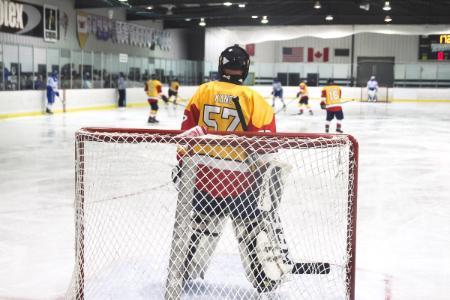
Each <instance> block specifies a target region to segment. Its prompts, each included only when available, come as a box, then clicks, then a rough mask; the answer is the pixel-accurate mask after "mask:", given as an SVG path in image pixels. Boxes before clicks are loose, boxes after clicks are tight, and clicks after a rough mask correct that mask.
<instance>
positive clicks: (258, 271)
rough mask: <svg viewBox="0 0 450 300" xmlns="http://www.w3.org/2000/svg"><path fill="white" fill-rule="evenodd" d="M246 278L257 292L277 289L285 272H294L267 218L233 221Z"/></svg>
mask: <svg viewBox="0 0 450 300" xmlns="http://www.w3.org/2000/svg"><path fill="white" fill-rule="evenodd" d="M233 227H234V231H235V234H236V237H237V239H238V242H239V251H240V256H241V260H242V262H243V266H244V269H245V273H246V276H247V279H248V280H249V281H250V282H251V283H252V285H253V286H254V287H255V288H256V289H257V290H258V292H260V293H263V292H269V291H272V290H273V289H275V288H276V287H277V286H278V285H279V284H280V283H281V280H282V279H283V275H285V274H287V273H289V272H291V270H292V267H293V266H292V264H287V263H286V261H285V259H284V254H283V251H282V248H281V245H280V243H279V242H278V238H277V237H276V233H275V231H274V230H273V228H272V224H271V223H270V222H269V221H268V220H261V219H260V220H242V219H239V218H237V219H235V220H233Z"/></svg>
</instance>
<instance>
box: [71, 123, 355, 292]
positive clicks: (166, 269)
mask: <svg viewBox="0 0 450 300" xmlns="http://www.w3.org/2000/svg"><path fill="white" fill-rule="evenodd" d="M177 134H179V132H175V131H174V132H169V131H164V132H156V131H144V130H140V131H136V130H135V131H133V130H130V131H126V130H121V131H120V132H110V131H108V130H104V131H102V130H100V129H85V130H80V131H79V132H78V133H77V137H76V177H77V178H76V180H77V184H76V203H75V210H76V216H75V222H76V244H75V247H76V262H75V263H76V265H75V271H74V276H73V280H72V284H71V287H70V289H69V291H68V293H67V297H66V298H68V299H351V298H352V297H353V296H352V295H353V280H354V278H353V270H354V264H353V260H354V238H355V236H354V235H355V226H354V224H355V209H356V173H357V172H356V158H355V157H356V153H355V145H354V144H353V143H352V140H351V139H350V138H349V137H348V136H346V135H336V136H331V135H330V136H323V137H320V136H312V135H311V136H307V137H305V136H295V135H285V136H282V135H277V136H263V135H258V136H236V135H214V136H213V135H206V136H201V137H195V138H187V137H179V136H177ZM265 297H266V298H265Z"/></svg>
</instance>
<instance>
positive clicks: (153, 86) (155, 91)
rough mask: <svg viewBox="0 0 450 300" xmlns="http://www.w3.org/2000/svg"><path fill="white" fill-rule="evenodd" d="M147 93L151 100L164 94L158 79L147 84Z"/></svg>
mask: <svg viewBox="0 0 450 300" xmlns="http://www.w3.org/2000/svg"><path fill="white" fill-rule="evenodd" d="M145 91H146V92H147V96H148V97H149V98H157V97H158V96H159V94H160V93H161V92H162V83H161V82H160V81H159V80H156V79H150V80H148V81H147V82H146V83H145Z"/></svg>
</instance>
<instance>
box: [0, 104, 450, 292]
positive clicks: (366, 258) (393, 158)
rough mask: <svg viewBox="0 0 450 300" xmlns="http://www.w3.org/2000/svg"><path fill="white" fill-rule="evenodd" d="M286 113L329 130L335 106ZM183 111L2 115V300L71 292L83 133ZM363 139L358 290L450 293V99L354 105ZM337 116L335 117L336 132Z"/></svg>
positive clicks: (304, 126)
mask: <svg viewBox="0 0 450 300" xmlns="http://www.w3.org/2000/svg"><path fill="white" fill-rule="evenodd" d="M312 104H313V108H314V113H315V114H314V115H313V116H309V115H302V116H299V115H296V112H297V110H298V109H297V107H296V104H295V103H294V102H290V103H289V105H288V110H287V111H285V112H280V113H279V114H277V124H278V131H280V132H322V131H323V128H324V119H325V114H324V111H321V110H320V109H318V103H316V102H313V103H312ZM182 111H183V108H182V107H177V108H176V109H175V108H174V107H173V106H164V105H162V107H161V110H160V113H159V116H158V117H159V119H160V121H161V123H159V124H158V125H157V126H149V125H148V124H147V123H146V119H147V114H148V109H147V108H129V109H127V110H125V111H119V110H110V111H89V112H80V113H67V114H56V115H53V116H41V117H28V118H17V119H8V120H0V136H1V143H0V195H1V196H0V299H15V300H17V299H61V298H62V297H63V295H64V293H65V291H66V290H67V288H68V286H69V282H70V279H71V275H72V270H73V265H74V250H73V248H74V211H73V201H74V133H75V131H76V130H77V129H79V128H81V127H87V126H102V127H133V128H134V127H136V128H155V127H157V128H167V129H178V128H179V125H180V122H181V119H182ZM344 114H345V121H344V123H343V129H344V132H345V133H348V134H352V135H353V136H355V137H356V138H357V139H358V141H359V144H360V165H359V193H358V225H357V226H358V228H357V250H356V251H357V260H356V266H357V273H356V274H357V275H356V298H357V299H360V300H366V299H405V300H406V299H407V300H412V299H433V300H438V299H450V298H449V297H450V185H449V183H448V178H449V175H450V104H437V103H392V104H382V103H376V104H375V103H354V102H353V103H347V104H345V105H344ZM334 128H335V124H334V123H333V124H332V129H334Z"/></svg>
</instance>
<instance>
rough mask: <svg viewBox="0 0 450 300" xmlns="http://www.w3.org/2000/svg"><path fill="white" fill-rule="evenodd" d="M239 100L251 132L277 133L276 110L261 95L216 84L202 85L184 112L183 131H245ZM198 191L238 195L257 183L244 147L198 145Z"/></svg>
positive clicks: (229, 84) (226, 83)
mask: <svg viewBox="0 0 450 300" xmlns="http://www.w3.org/2000/svg"><path fill="white" fill-rule="evenodd" d="M235 96H237V97H239V103H240V106H241V110H242V114H243V117H244V119H245V122H246V124H247V131H250V132H256V131H270V132H275V131H276V125H275V115H274V112H273V110H272V108H271V107H270V106H269V104H268V103H267V102H266V101H265V100H264V98H263V97H262V96H261V95H260V94H258V93H257V92H255V91H253V90H251V89H249V88H247V87H243V86H240V85H236V84H232V83H228V82H221V81H213V82H209V83H205V84H203V85H201V86H200V87H199V88H198V90H197V91H196V93H195V94H194V96H193V97H192V98H191V100H190V101H189V103H188V104H187V106H186V109H185V111H184V121H183V123H182V125H181V129H183V130H187V129H190V128H192V127H194V126H197V125H201V126H206V127H207V128H208V129H209V130H210V131H211V130H213V131H241V132H242V131H244V130H243V128H242V124H241V121H240V119H239V115H238V110H237V109H236V105H235V103H234V102H233V100H232V98H233V97H235ZM193 152H194V153H195V154H197V155H199V157H201V160H200V161H199V162H198V171H197V180H196V187H197V189H199V190H201V191H204V192H207V193H209V194H210V195H211V196H213V197H215V198H226V197H229V196H233V197H234V196H237V195H240V194H242V193H243V192H245V191H246V190H248V189H249V188H250V187H251V185H252V184H253V181H254V178H253V175H252V170H251V166H249V165H247V163H246V162H245V160H246V158H247V156H248V154H249V153H247V152H248V151H247V150H245V149H243V148H242V147H240V146H231V145H230V146H212V145H198V146H196V147H194V149H193Z"/></svg>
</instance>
